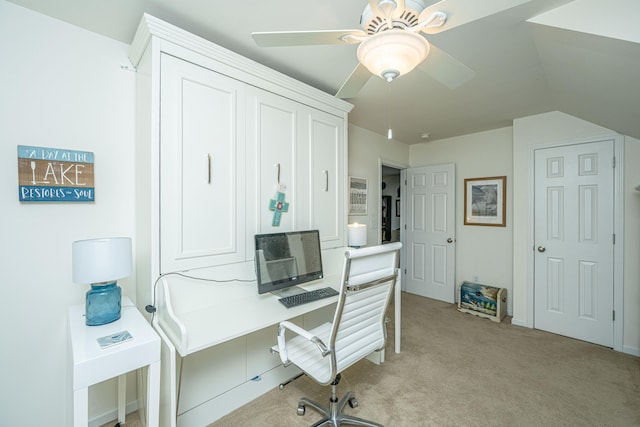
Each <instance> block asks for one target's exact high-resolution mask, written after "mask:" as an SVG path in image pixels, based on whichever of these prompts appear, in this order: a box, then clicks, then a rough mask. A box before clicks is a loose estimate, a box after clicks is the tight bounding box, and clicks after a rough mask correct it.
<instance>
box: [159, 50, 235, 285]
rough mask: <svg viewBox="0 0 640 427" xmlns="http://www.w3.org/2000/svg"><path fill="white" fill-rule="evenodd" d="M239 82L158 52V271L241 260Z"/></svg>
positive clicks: (164, 271) (165, 271)
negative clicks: (159, 54)
mask: <svg viewBox="0 0 640 427" xmlns="http://www.w3.org/2000/svg"><path fill="white" fill-rule="evenodd" d="M244 88H245V87H244V85H243V84H242V83H240V82H238V81H236V80H234V79H231V78H229V77H226V76H224V75H221V74H218V73H216V72H214V71H211V70H209V69H207V68H204V67H200V66H198V65H195V64H193V63H190V62H187V61H183V60H180V59H177V58H175V57H172V56H170V55H166V54H163V55H162V58H161V93H160V105H161V107H160V271H161V273H163V274H164V273H167V272H170V271H176V270H186V269H193V268H201V267H208V266H214V265H220V264H227V263H231V262H237V261H242V260H244V254H245V252H244V250H245V248H244V245H245V236H244V232H245V213H244V212H245V208H244V192H245V191H244V190H245V182H244V180H245V170H244V156H245V153H244V146H245V142H244V140H245V135H244V111H245V105H244V98H245V94H244V90H245V89H244Z"/></svg>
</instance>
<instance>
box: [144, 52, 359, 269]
mask: <svg viewBox="0 0 640 427" xmlns="http://www.w3.org/2000/svg"><path fill="white" fill-rule="evenodd" d="M170 50H171V51H173V50H179V49H176V48H174V49H170ZM185 53H186V52H185ZM188 56H189V58H179V57H177V56H176V55H175V54H172V53H169V52H164V51H161V52H160V53H159V61H158V67H159V70H160V73H159V105H158V106H157V107H158V108H159V111H158V114H159V121H158V125H159V135H158V141H157V142H155V141H154V142H152V144H151V147H150V150H156V149H157V150H158V160H159V165H158V170H157V171H158V180H159V181H158V190H159V197H158V203H159V216H158V223H157V226H158V227H159V231H158V239H159V247H158V249H157V251H158V272H159V273H161V274H165V273H168V272H174V271H184V270H193V269H198V268H205V267H212V266H217V265H225V264H231V263H237V262H243V261H249V260H251V259H253V252H252V249H253V242H252V240H251V238H252V236H253V235H254V234H258V233H271V232H278V231H290V230H300V229H319V230H320V238H321V242H322V248H323V249H327V248H334V247H341V246H345V243H346V242H345V228H346V224H345V200H346V194H345V192H346V187H345V183H346V149H347V148H346V136H345V135H346V130H345V126H346V125H345V123H346V121H345V117H344V115H343V116H338V115H336V114H335V113H328V112H326V111H322V110H320V109H318V108H314V107H311V106H309V105H307V104H305V103H303V102H301V101H298V100H294V99H291V98H288V97H284V96H282V95H278V94H276V93H274V92H272V91H267V90H264V89H260V88H258V87H255V86H253V85H250V84H247V83H245V82H243V81H241V80H238V78H235V77H233V76H229V75H226V74H223V73H221V72H220V71H218V70H216V69H214V68H215V67H213V65H215V64H210V63H208V62H209V61H207V60H206V59H205V58H202V59H201V60H200V61H199V62H198V63H194V61H195V60H197V59H198V58H194V56H195V55H194V54H193V53H191V52H189V54H188ZM155 144H157V148H156V146H155ZM278 193H282V194H284V201H285V203H287V204H288V209H287V211H286V212H283V213H282V214H281V219H280V222H279V224H277V225H276V224H274V222H273V219H274V211H273V210H271V209H270V202H271V200H275V199H276V198H277V195H278Z"/></svg>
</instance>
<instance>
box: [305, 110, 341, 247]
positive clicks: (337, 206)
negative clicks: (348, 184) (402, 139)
mask: <svg viewBox="0 0 640 427" xmlns="http://www.w3.org/2000/svg"><path fill="white" fill-rule="evenodd" d="M308 120H309V125H308V131H309V146H310V147H309V152H310V154H311V156H310V162H309V163H310V164H309V170H308V173H309V174H310V176H309V178H308V179H309V194H310V195H311V200H310V203H309V216H310V224H311V228H313V229H318V230H319V231H320V242H321V245H322V248H323V249H327V248H335V247H341V246H345V238H344V233H345V231H344V228H345V222H346V219H345V212H346V207H345V189H344V183H345V180H346V168H345V157H346V156H345V154H346V153H345V143H344V120H343V119H342V118H341V117H336V116H333V115H331V114H327V113H324V112H321V111H317V110H311V111H310V113H309V115H308Z"/></svg>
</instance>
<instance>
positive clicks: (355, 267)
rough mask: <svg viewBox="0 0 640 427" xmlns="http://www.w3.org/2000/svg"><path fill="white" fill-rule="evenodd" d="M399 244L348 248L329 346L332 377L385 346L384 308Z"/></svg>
mask: <svg viewBox="0 0 640 427" xmlns="http://www.w3.org/2000/svg"><path fill="white" fill-rule="evenodd" d="M400 248H402V244H401V243H390V244H386V245H382V246H373V247H368V248H363V249H354V250H348V251H347V252H346V253H345V263H344V267H343V270H342V284H341V288H340V296H339V298H338V305H337V308H336V313H335V315H334V319H333V324H332V328H331V335H330V338H329V343H328V347H329V349H330V350H332V352H331V357H332V363H331V365H332V371H333V372H332V376H335V375H336V374H338V373H340V372H342V371H343V370H344V369H346V368H348V367H349V366H351V365H352V364H354V363H355V362H357V361H359V360H360V359H362V358H363V357H366V356H367V355H368V354H370V353H371V352H373V351H375V350H380V349H382V348H384V344H385V340H386V329H385V326H384V320H385V311H386V309H387V306H388V305H389V300H390V299H391V295H392V293H393V289H394V287H395V284H396V278H397V267H398V260H399V257H400Z"/></svg>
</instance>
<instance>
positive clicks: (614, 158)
mask: <svg viewBox="0 0 640 427" xmlns="http://www.w3.org/2000/svg"><path fill="white" fill-rule="evenodd" d="M613 168H614V169H615V168H616V156H613Z"/></svg>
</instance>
